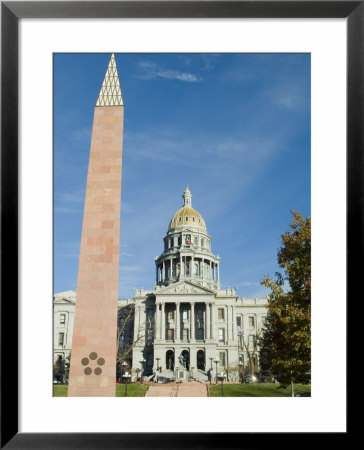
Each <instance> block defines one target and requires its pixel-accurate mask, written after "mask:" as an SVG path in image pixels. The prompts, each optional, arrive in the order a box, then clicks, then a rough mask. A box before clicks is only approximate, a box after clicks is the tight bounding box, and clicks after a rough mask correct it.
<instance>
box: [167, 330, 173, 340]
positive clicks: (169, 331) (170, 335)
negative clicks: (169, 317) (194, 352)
mask: <svg viewBox="0 0 364 450" xmlns="http://www.w3.org/2000/svg"><path fill="white" fill-rule="evenodd" d="M167 336H168V337H167V339H168V340H169V341H173V339H174V330H173V328H169V329H168V332H167Z"/></svg>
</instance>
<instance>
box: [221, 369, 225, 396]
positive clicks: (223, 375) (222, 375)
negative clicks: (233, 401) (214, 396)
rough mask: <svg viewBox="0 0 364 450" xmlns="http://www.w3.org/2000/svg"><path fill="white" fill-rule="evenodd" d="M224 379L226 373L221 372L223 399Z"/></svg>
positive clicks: (222, 394)
mask: <svg viewBox="0 0 364 450" xmlns="http://www.w3.org/2000/svg"><path fill="white" fill-rule="evenodd" d="M224 377H225V374H224V372H221V373H220V378H221V397H223V396H224Z"/></svg>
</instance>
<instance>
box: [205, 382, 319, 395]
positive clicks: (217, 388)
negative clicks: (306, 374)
mask: <svg viewBox="0 0 364 450" xmlns="http://www.w3.org/2000/svg"><path fill="white" fill-rule="evenodd" d="M209 390H210V397H221V383H219V384H218V385H215V384H212V385H211V386H209ZM300 392H311V385H310V384H295V385H294V393H295V395H296V394H298V393H300ZM290 396H291V387H290V386H287V387H286V388H284V389H282V388H280V387H279V384H274V383H256V384H255V383H251V384H250V383H249V384H248V383H244V384H224V397H290Z"/></svg>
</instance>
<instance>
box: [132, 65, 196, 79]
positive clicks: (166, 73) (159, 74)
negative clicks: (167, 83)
mask: <svg viewBox="0 0 364 450" xmlns="http://www.w3.org/2000/svg"><path fill="white" fill-rule="evenodd" d="M139 69H140V71H141V73H140V74H138V75H136V76H137V78H142V79H145V80H153V79H156V78H167V79H172V80H179V81H186V82H189V83H196V82H199V81H202V77H200V76H198V75H195V74H193V73H189V72H181V71H179V70H172V69H167V68H164V67H162V66H160V65H158V64H155V63H153V62H150V61H140V62H139Z"/></svg>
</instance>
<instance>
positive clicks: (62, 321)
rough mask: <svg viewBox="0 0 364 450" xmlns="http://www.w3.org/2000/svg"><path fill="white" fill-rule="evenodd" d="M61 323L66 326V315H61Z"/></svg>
mask: <svg viewBox="0 0 364 450" xmlns="http://www.w3.org/2000/svg"><path fill="white" fill-rule="evenodd" d="M59 323H60V324H61V325H64V324H65V323H66V314H61V315H60V318H59Z"/></svg>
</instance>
